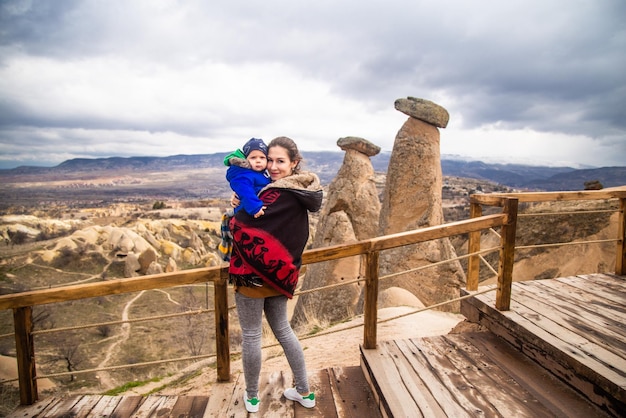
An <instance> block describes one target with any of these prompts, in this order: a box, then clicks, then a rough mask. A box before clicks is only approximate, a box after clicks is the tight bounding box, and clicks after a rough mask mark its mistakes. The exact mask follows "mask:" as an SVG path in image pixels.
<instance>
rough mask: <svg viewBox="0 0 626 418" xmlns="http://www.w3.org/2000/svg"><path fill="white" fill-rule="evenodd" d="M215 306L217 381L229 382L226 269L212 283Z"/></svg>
mask: <svg viewBox="0 0 626 418" xmlns="http://www.w3.org/2000/svg"><path fill="white" fill-rule="evenodd" d="M213 284H214V286H213V289H214V302H213V303H214V305H215V346H216V347H215V351H216V356H217V380H218V381H219V382H228V381H230V339H229V334H228V292H227V290H228V268H227V267H224V268H223V269H222V270H220V278H219V279H218V280H216V281H215V282H214V283H213Z"/></svg>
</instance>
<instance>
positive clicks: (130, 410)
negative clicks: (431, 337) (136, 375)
mask: <svg viewBox="0 0 626 418" xmlns="http://www.w3.org/2000/svg"><path fill="white" fill-rule="evenodd" d="M143 399H144V398H143V396H139V395H136V396H123V397H122V399H121V400H120V402H119V403H118V404H117V407H116V408H115V410H114V411H113V413H112V414H111V418H130V417H133V416H134V413H135V410H136V409H137V407H138V406H139V405H140V404H141V402H142V401H143Z"/></svg>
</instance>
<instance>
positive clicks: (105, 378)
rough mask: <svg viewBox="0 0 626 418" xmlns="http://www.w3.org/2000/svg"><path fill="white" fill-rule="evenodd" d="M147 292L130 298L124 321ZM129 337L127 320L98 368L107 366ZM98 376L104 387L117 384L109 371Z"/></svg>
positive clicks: (123, 312) (124, 312) (124, 311)
mask: <svg viewBox="0 0 626 418" xmlns="http://www.w3.org/2000/svg"><path fill="white" fill-rule="evenodd" d="M145 292H146V291H145V290H142V291H141V292H139V294H137V296H135V297H134V298H132V299H131V300H129V301H128V303H127V304H126V306H124V310H123V311H122V321H128V312H129V311H130V308H131V306H132V305H133V303H135V302H136V301H137V300H138V299H139V298H140V297H141V296H143V294H144V293H145ZM129 337H130V324H129V323H128V322H125V323H123V324H122V332H121V333H120V334H119V335H118V337H117V341H115V342H114V343H113V344H111V345H110V346H109V347H108V348H107V350H106V354H105V356H104V360H102V361H101V362H100V364H98V367H97V368H98V369H100V368H103V367H106V366H107V364H108V362H109V360H111V357H112V356H113V353H114V351H115V350H116V349H117V347H118V346H119V345H120V344H122V343H124V342H125V341H126V340H128V338H129ZM98 378H99V379H100V384H101V385H102V387H104V388H112V387H115V386H116V383H115V382H114V381H113V379H111V375H110V374H109V373H108V372H107V371H101V372H99V373H98Z"/></svg>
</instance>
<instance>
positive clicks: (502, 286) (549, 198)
mask: <svg viewBox="0 0 626 418" xmlns="http://www.w3.org/2000/svg"><path fill="white" fill-rule="evenodd" d="M610 199H618V200H619V209H618V212H619V218H618V225H617V237H616V238H615V239H612V240H611V241H614V242H615V243H616V251H615V273H616V274H618V275H624V274H626V245H625V241H626V217H625V216H624V211H625V210H626V187H619V188H614V189H607V190H588V191H572V192H534V193H532V192H527V193H492V194H474V195H472V196H471V197H470V217H471V218H472V219H474V218H479V217H481V215H482V206H496V207H501V208H503V212H504V213H507V214H508V219H507V222H506V223H505V224H504V225H503V226H502V231H501V232H500V243H501V247H500V261H499V262H500V268H499V271H498V286H497V289H496V292H497V293H496V294H497V297H496V308H497V309H499V310H508V309H509V305H510V302H511V284H512V281H513V262H514V256H515V248H516V247H515V235H516V231H517V225H516V224H517V206H518V203H520V202H522V203H534V202H557V201H574V200H610ZM581 213H583V211H581ZM468 252H469V253H470V254H473V255H471V256H470V258H469V261H468V268H467V283H466V286H467V290H476V289H478V279H479V266H480V261H481V257H480V255H479V252H480V231H475V232H472V233H470V234H469V242H468Z"/></svg>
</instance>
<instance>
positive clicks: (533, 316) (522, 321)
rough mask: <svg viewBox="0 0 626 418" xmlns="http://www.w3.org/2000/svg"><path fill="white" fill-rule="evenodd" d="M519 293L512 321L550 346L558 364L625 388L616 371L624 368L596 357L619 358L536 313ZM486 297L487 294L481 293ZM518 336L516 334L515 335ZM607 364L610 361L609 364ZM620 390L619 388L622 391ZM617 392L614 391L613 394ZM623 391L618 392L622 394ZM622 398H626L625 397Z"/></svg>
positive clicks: (624, 379)
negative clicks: (615, 366)
mask: <svg viewBox="0 0 626 418" xmlns="http://www.w3.org/2000/svg"><path fill="white" fill-rule="evenodd" d="M521 293H522V292H516V295H515V299H514V301H513V302H512V306H513V304H514V306H515V308H514V309H513V310H514V311H515V313H514V315H515V316H516V318H515V324H517V325H519V326H520V328H519V329H520V331H521V329H522V328H523V329H525V330H526V332H528V331H530V332H531V333H532V335H533V336H537V337H539V339H540V341H541V342H544V343H545V345H544V347H545V348H548V347H550V351H551V355H552V356H553V357H554V358H555V359H557V360H558V361H559V362H560V363H562V364H568V365H576V364H579V365H580V366H581V367H576V372H577V373H580V374H583V375H585V376H595V375H599V376H602V378H603V379H602V380H604V381H608V382H612V383H614V384H615V385H617V386H619V387H622V388H626V375H624V374H623V373H621V372H619V370H624V369H625V367H624V365H623V364H622V365H620V367H619V369H615V368H614V367H611V366H607V365H606V364H603V363H601V362H599V361H598V358H604V359H611V360H613V361H615V362H619V363H623V362H624V359H623V358H622V357H619V356H616V355H615V354H613V353H611V352H608V351H607V350H604V349H602V348H601V347H597V346H595V345H591V344H589V341H588V340H587V339H586V338H585V337H584V336H581V335H580V334H578V333H576V332H572V331H570V330H568V329H567V328H564V327H563V326H561V324H559V323H556V322H554V321H552V320H551V319H549V318H546V317H545V316H542V315H541V311H540V312H537V311H535V310H533V309H532V308H529V307H527V306H526V304H528V305H530V306H533V300H530V299H529V298H526V297H524V296H523V295H521ZM481 296H486V298H489V295H488V294H485V295H481ZM518 337H519V335H518ZM609 364H610V363H609ZM622 392H623V391H622ZM617 394H618V393H616V395H617ZM624 395H626V393H622V396H624ZM625 399H626V398H625Z"/></svg>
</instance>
